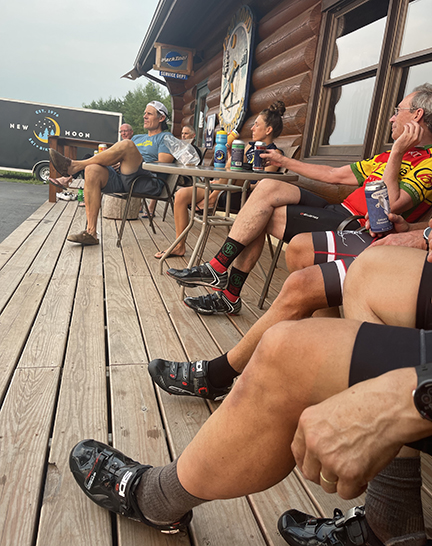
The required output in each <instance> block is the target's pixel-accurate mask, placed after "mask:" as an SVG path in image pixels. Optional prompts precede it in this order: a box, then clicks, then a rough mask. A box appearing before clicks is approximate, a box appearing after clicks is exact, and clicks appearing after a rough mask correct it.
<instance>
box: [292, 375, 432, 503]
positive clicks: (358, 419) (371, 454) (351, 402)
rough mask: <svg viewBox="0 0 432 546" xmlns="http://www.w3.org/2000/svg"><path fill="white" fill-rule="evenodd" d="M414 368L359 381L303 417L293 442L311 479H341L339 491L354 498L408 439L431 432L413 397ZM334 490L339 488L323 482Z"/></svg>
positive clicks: (298, 459) (420, 436)
mask: <svg viewBox="0 0 432 546" xmlns="http://www.w3.org/2000/svg"><path fill="white" fill-rule="evenodd" d="M416 385H417V374H416V372H415V370H414V368H402V369H399V370H394V371H392V372H388V373H386V374H383V375H381V376H379V377H376V378H374V379H370V380H368V381H364V382H362V383H358V384H357V385H354V386H353V387H351V388H349V389H347V390H346V391H343V392H341V393H339V394H337V395H335V396H332V397H331V398H329V399H327V400H325V401H324V402H321V403H320V404H318V405H316V406H311V407H309V408H307V409H306V410H305V411H304V412H303V413H302V415H301V417H300V420H299V424H298V428H297V431H296V433H295V436H294V440H293V443H292V446H291V447H292V452H293V455H294V457H295V459H296V462H297V464H298V466H299V468H300V470H301V471H302V472H303V474H304V475H305V476H306V478H308V479H310V480H312V481H314V482H315V483H318V484H319V483H320V475H319V473H320V471H321V472H322V473H323V475H324V476H326V477H327V479H329V480H331V481H336V480H337V492H338V494H339V495H340V496H341V497H342V498H344V499H351V498H354V497H356V496H357V495H360V494H361V493H362V492H363V491H365V489H366V486H367V484H368V482H369V481H370V480H371V479H372V478H374V477H375V476H376V475H377V474H378V472H380V471H381V470H382V469H383V468H384V467H385V466H386V465H387V464H388V463H389V462H390V461H391V460H392V459H393V458H394V457H395V456H396V454H397V453H398V451H399V449H400V448H401V447H402V445H404V444H405V443H408V442H413V441H415V440H419V439H421V438H425V437H426V436H430V435H431V434H432V423H431V422H430V421H427V420H425V419H422V418H421V417H420V414H419V413H418V411H417V410H416V408H415V406H414V402H413V398H412V391H413V389H415V387H416ZM322 487H323V489H325V490H326V491H328V492H332V493H333V492H334V486H328V485H327V484H325V483H322Z"/></svg>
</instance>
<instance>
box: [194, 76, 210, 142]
mask: <svg viewBox="0 0 432 546" xmlns="http://www.w3.org/2000/svg"><path fill="white" fill-rule="evenodd" d="M208 94H209V88H208V86H207V80H205V81H204V82H201V83H200V84H199V85H198V86H197V92H196V107H195V119H194V127H195V132H196V137H195V144H196V145H197V146H204V121H205V116H206V113H207V110H208V107H207V104H206V98H207V95H208Z"/></svg>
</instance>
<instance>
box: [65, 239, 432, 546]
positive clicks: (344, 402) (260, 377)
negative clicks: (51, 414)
mask: <svg viewBox="0 0 432 546" xmlns="http://www.w3.org/2000/svg"><path fill="white" fill-rule="evenodd" d="M426 256H427V253H426V252H425V251H422V250H418V249H412V248H403V247H390V246H382V247H376V248H371V249H369V250H368V251H367V252H364V253H363V254H362V255H361V256H360V257H359V258H358V260H356V262H355V263H354V264H353V265H352V267H351V268H350V270H349V272H348V276H347V281H346V293H345V302H344V303H345V306H346V307H345V309H346V314H347V316H348V317H349V318H347V319H329V318H315V319H313V320H302V321H294V322H292V321H291V322H289V321H283V322H281V323H279V324H277V325H275V326H273V327H272V328H271V329H270V330H268V331H267V332H266V334H265V335H264V336H263V338H262V340H261V343H260V344H259V345H258V346H257V348H256V350H255V351H254V353H253V355H252V358H251V359H250V361H249V363H248V365H247V367H246V369H245V371H244V373H243V374H242V375H241V376H240V378H239V379H238V381H237V382H236V384H235V386H234V387H233V389H232V391H231V392H230V394H229V395H228V396H227V398H226V399H225V400H224V402H223V403H222V404H221V406H220V407H219V408H218V410H217V411H216V412H214V413H213V414H212V415H211V417H210V418H209V419H208V420H207V421H206V422H205V424H204V425H203V426H202V427H201V429H200V430H199V432H198V433H197V435H196V436H195V438H194V439H193V440H192V441H191V443H190V444H189V445H188V446H187V447H186V449H185V450H184V451H183V453H182V454H181V455H180V456H179V458H177V459H176V460H174V461H173V462H172V463H170V464H168V465H165V466H162V467H157V468H153V467H151V466H149V465H143V464H141V463H138V462H136V461H133V460H132V459H130V458H128V457H127V456H126V455H124V454H122V453H121V452H119V451H118V450H116V449H115V448H113V447H110V446H108V445H105V444H102V443H100V442H97V441H95V440H83V441H81V442H79V443H78V444H77V445H76V446H75V447H74V448H73V449H72V451H71V453H70V459H69V462H70V468H71V471H72V473H73V475H74V477H75V479H76V481H77V483H78V484H79V486H80V487H81V489H82V490H83V492H84V493H85V494H86V495H87V496H88V497H89V498H90V499H92V500H93V501H94V502H96V503H97V504H99V505H100V506H102V507H104V508H108V509H109V510H111V511H113V512H115V513H118V514H123V515H126V516H128V517H131V518H133V519H136V520H139V521H142V522H144V523H146V524H147V525H150V526H152V527H155V528H157V529H161V530H169V531H177V530H179V529H180V528H182V527H184V526H185V525H187V524H188V523H189V521H190V519H191V517H192V509H193V508H194V507H195V506H198V505H200V504H203V503H205V502H209V501H211V500H215V499H230V498H235V497H240V496H244V495H250V494H253V493H256V492H259V491H263V490H265V489H267V488H269V487H272V486H274V485H275V484H277V483H278V482H280V481H281V480H282V479H284V478H285V477H286V476H287V475H288V474H289V473H290V472H291V471H292V470H293V468H294V466H295V464H296V462H297V464H299V466H300V468H301V469H302V471H303V472H304V474H305V476H306V477H307V478H309V479H312V480H313V481H314V482H316V483H318V484H320V485H321V487H322V488H323V489H324V491H326V492H327V493H335V492H337V493H339V495H340V496H341V497H342V498H346V499H347V498H354V497H355V496H357V495H359V494H361V493H363V492H364V491H365V490H366V487H367V485H368V483H369V482H371V480H373V479H374V478H375V476H377V475H378V474H379V473H380V472H381V471H383V470H384V469H385V471H387V468H388V465H389V464H392V461H393V460H394V458H395V457H396V455H397V454H398V452H399V450H400V449H401V448H402V446H404V445H406V444H409V445H410V446H411V447H413V448H415V449H421V450H425V451H428V452H429V451H430V447H431V439H432V438H431V436H432V422H431V421H430V420H429V419H432V411H431V408H430V406H427V402H425V403H424V404H423V405H420V404H419V405H417V407H416V406H415V405H414V404H413V401H412V400H413V399H412V391H413V390H415V389H416V388H417V385H418V379H417V375H418V374H421V373H422V372H421V370H420V369H419V367H422V368H423V367H424V368H425V369H426V372H427V378H429V381H432V364H427V365H426V366H425V364H426V363H427V362H432V331H431V330H429V328H430V327H431V326H432V305H431V296H432V282H431V275H432V259H431V261H430V262H428V261H426V262H425V257H426ZM401 264H402V267H401ZM389 271H390V272H391V275H389ZM365 294H366V295H367V297H366V298H365ZM400 309H404V310H405V312H404V313H400ZM395 311H396V313H395ZM416 316H417V319H419V322H418V323H417V326H418V328H419V329H416V328H413V326H414V325H416ZM394 320H395V321H396V322H397V324H393V325H391V326H389V325H388V324H391V323H392V321H394ZM425 328H428V330H425ZM420 394H421V391H420ZM420 398H421V397H420ZM420 398H419V397H418V396H417V397H416V400H419V399H420ZM420 412H422V413H420ZM425 412H427V413H426V416H427V417H428V418H427V419H425V418H424V416H425ZM353 425H355V426H353ZM305 438H306V440H305ZM423 440H425V441H423ZM413 461H414V464H415V466H416V467H417V468H418V466H419V462H418V459H417V458H414V459H413ZM412 466H413V465H411V464H409V467H410V468H411V467H412ZM414 481H415V484H412V486H411V485H410V486H409V487H407V480H405V481H404V480H402V482H403V483H402V487H403V493H404V495H403V499H400V498H399V499H397V500H399V502H398V503H396V506H397V511H398V512H397V518H396V523H393V520H392V522H391V524H390V523H389V522H388V521H387V520H386V519H385V518H384V519H381V520H380V519H379V518H378V516H377V513H374V509H373V504H372V505H370V506H371V509H370V510H369V511H368V509H366V513H365V515H363V516H362V517H361V518H362V519H361V521H360V523H361V524H362V525H361V526H359V529H360V531H361V533H360V532H359V533H357V537H358V541H357V542H356V544H358V545H361V544H366V540H367V543H368V544H374V545H375V544H377V545H381V544H382V543H383V542H384V541H386V540H387V535H388V534H390V535H391V537H392V540H393V542H392V543H393V544H407V542H403V541H404V540H408V539H409V538H410V537H411V538H412V537H414V538H415V540H416V541H415V542H412V544H413V545H414V544H415V546H420V545H422V544H424V543H425V542H426V536H425V533H424V526H423V527H422V518H421V517H419V518H417V520H416V522H415V525H414V524H413V518H412V511H414V512H417V511H418V507H419V503H421V500H419V499H420V484H419V480H418V479H417V480H414ZM404 485H405V486H404ZM411 489H412V491H411ZM383 499H384V500H383V502H384V504H385V503H389V502H390V504H391V505H392V506H393V500H391V501H388V500H387V499H386V496H385V491H384V492H383ZM413 499H415V500H413ZM377 501H378V499H377V498H375V500H374V501H372V502H373V503H375V504H376V503H377ZM420 506H421V504H420ZM369 512H370V513H369ZM358 517H359V518H360V516H358ZM286 521H287V514H284V515H283V516H282V518H281V520H280V522H279V528H280V529H281V530H282V534H283V536H284V537H286V536H288V535H289V533H288V531H287V530H286V525H285V523H286ZM289 523H290V524H291V523H292V522H291V521H290V522H289ZM349 525H350V520H348V521H346V522H345V521H343V520H342V518H339V519H338V521H337V524H335V525H333V526H332V527H330V525H329V526H328V527H329V529H331V531H332V533H333V535H332V536H334V534H336V536H337V535H338V534H339V533H340V534H341V539H342V541H341V542H338V543H339V544H344V543H346V544H351V542H344V541H343V538H344V535H343V532H345V533H346V532H347V529H348V528H349ZM393 525H394V526H393ZM338 529H339V530H338ZM321 536H322V535H321ZM289 538H290V539H291V537H289ZM330 538H331V537H330ZM330 538H329V540H330ZM324 539H325V537H324ZM324 539H323V541H322V542H312V541H311V542H303V543H302V544H320V543H322V544H331V542H327V541H325V540H324ZM289 543H290V544H296V542H294V541H293V542H289ZM335 543H336V542H333V543H332V544H335ZM298 544H300V543H298Z"/></svg>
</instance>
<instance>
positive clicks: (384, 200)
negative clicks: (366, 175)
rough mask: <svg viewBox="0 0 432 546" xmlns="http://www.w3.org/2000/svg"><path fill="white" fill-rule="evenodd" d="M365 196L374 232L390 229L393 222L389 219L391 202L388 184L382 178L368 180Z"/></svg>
mask: <svg viewBox="0 0 432 546" xmlns="http://www.w3.org/2000/svg"><path fill="white" fill-rule="evenodd" d="M365 196H366V205H367V209H368V214H369V222H370V229H371V231H373V232H374V233H385V232H386V231H390V230H391V229H392V228H393V224H392V222H390V220H389V219H388V215H389V212H390V202H389V197H388V191H387V186H386V185H385V184H384V182H383V181H382V180H378V181H376V182H375V181H374V182H368V183H367V184H366V187H365Z"/></svg>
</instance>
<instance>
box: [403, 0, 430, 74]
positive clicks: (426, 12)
mask: <svg viewBox="0 0 432 546" xmlns="http://www.w3.org/2000/svg"><path fill="white" fill-rule="evenodd" d="M431 12H432V0H411V2H410V3H409V5H408V14H407V19H406V23H405V30H404V35H403V39H402V46H401V51H400V56H403V55H408V54H409V53H415V52H416V51H421V50H422V49H428V48H430V47H432V39H431V35H430V34H431V28H430V27H431V19H430V13H431ZM425 81H426V80H425ZM429 81H430V80H429Z"/></svg>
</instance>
